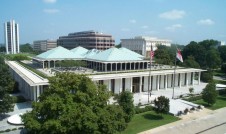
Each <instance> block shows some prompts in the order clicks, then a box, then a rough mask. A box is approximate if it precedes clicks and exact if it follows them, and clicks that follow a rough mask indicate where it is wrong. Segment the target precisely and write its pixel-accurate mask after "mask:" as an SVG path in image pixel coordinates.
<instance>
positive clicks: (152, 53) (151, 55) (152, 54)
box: [150, 45, 155, 60]
mask: <svg viewBox="0 0 226 134" xmlns="http://www.w3.org/2000/svg"><path fill="white" fill-rule="evenodd" d="M154 55H155V52H154V51H153V48H152V45H151V51H150V60H152V59H153V58H154Z"/></svg>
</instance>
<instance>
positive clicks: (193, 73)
mask: <svg viewBox="0 0 226 134" xmlns="http://www.w3.org/2000/svg"><path fill="white" fill-rule="evenodd" d="M194 75H195V72H192V81H191V83H192V86H194Z"/></svg>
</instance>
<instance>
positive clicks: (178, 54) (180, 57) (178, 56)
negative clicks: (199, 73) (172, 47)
mask: <svg viewBox="0 0 226 134" xmlns="http://www.w3.org/2000/svg"><path fill="white" fill-rule="evenodd" d="M176 55H177V59H178V60H179V61H180V62H183V57H182V55H181V52H180V50H179V49H177V54H176Z"/></svg>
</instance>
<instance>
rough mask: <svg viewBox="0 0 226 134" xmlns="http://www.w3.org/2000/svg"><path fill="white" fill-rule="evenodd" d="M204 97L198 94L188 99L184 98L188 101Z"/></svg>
mask: <svg viewBox="0 0 226 134" xmlns="http://www.w3.org/2000/svg"><path fill="white" fill-rule="evenodd" d="M201 99H202V96H201V95H198V96H191V97H189V98H187V99H184V100H186V101H197V100H201Z"/></svg>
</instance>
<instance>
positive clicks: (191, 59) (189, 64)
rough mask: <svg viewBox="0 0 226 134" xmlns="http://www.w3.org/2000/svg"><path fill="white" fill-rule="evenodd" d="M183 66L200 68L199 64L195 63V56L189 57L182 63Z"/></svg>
mask: <svg viewBox="0 0 226 134" xmlns="http://www.w3.org/2000/svg"><path fill="white" fill-rule="evenodd" d="M182 66H185V67H191V68H200V66H199V63H198V62H196V61H195V58H194V57H193V56H188V58H187V59H186V60H184V62H183V63H182Z"/></svg>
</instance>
